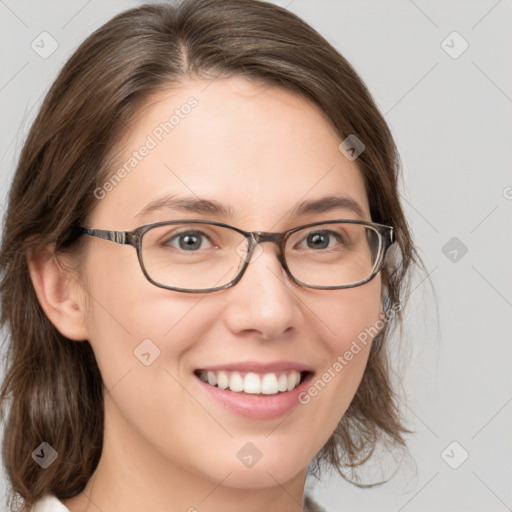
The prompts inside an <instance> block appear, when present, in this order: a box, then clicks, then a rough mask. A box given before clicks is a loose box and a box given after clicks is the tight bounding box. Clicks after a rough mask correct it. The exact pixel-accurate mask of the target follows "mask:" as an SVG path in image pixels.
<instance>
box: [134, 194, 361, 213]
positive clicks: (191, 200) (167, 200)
mask: <svg viewBox="0 0 512 512" xmlns="http://www.w3.org/2000/svg"><path fill="white" fill-rule="evenodd" d="M159 210H172V211H181V212H188V213H198V214H203V215H213V216H216V217H233V216H234V213H235V212H234V210H233V208H231V206H226V205H224V204H222V203H219V202H218V201H215V200H211V199H202V198H200V197H197V196H196V197H193V196H181V197H178V196H176V195H166V196H163V197H160V198H158V199H155V200H154V201H151V202H150V203H148V204H147V205H146V206H144V208H142V210H140V211H139V212H138V213H137V214H136V215H135V216H134V218H141V217H144V216H146V215H148V214H150V213H152V212H155V211H159ZM334 210H347V211H350V212H352V213H355V214H356V215H357V216H358V217H359V218H360V219H365V218H366V214H365V212H364V211H363V208H362V207H361V206H360V205H359V203H358V202H357V201H355V200H354V199H352V198H350V197H347V196H334V195H330V196H325V197H320V198H318V199H313V200H309V201H302V202H300V203H298V204H297V205H295V206H294V207H293V208H292V209H291V210H290V212H289V213H288V214H287V215H288V216H289V217H294V216H301V215H306V214H308V213H327V212H331V211H334Z"/></svg>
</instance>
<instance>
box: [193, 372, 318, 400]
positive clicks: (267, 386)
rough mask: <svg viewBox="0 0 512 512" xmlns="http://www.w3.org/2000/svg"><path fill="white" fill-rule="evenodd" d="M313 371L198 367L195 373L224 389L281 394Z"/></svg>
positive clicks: (257, 393) (247, 392)
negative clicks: (261, 370)
mask: <svg viewBox="0 0 512 512" xmlns="http://www.w3.org/2000/svg"><path fill="white" fill-rule="evenodd" d="M311 374H312V372H311V371H308V370H304V371H299V370H281V371H275V372H255V371H237V370H235V371H231V370H228V369H223V370H206V369H197V370H195V371H194V375H195V376H196V377H198V378H199V379H200V380H201V381H203V382H204V383H206V384H208V385H210V386H212V387H216V388H219V389H222V390H228V391H232V392H234V393H240V394H248V395H266V396H269V395H279V394H282V393H287V392H290V391H293V390H294V389H296V388H297V387H298V386H300V385H301V384H302V383H303V382H304V381H305V380H306V379H308V378H309V376H310V375H311Z"/></svg>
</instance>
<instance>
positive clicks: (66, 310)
mask: <svg viewBox="0 0 512 512" xmlns="http://www.w3.org/2000/svg"><path fill="white" fill-rule="evenodd" d="M190 96H194V97H195V98H196V99H197V100H198V106H197V107H195V108H194V109H193V110H192V111H191V113H190V114H189V115H188V116H186V117H185V118H184V119H181V120H180V123H179V125H178V126H176V127H175V128H174V130H173V131H172V132H170V133H169V134H168V135H166V136H165V137H164V138H163V140H162V141H161V142H160V143H159V144H158V146H157V147H156V148H154V149H152V150H151V151H150V153H149V154H148V155H147V156H146V157H145V158H144V159H143V160H142V161H141V162H140V163H138V165H137V166H136V168H135V169H134V170H133V171H132V172H131V173H130V174H128V175H127V176H126V177H125V178H124V179H123V180H122V181H121V183H119V184H118V185H117V186H116V187H114V188H113V190H111V191H110V192H108V193H107V194H106V196H105V198H104V199H102V200H100V201H98V203H97V206H96V207H95V209H94V210H93V212H92V214H91V216H90V218H89V219H88V222H87V224H86V225H87V226H88V227H93V228H98V229H110V230H132V229H134V228H136V227H138V226H140V225H143V224H148V223H151V222H158V221H164V220H172V219H184V218H204V219H213V220H219V221H223V222H227V223H228V224H231V225H234V226H237V227H239V228H241V229H245V230H248V231H252V230H254V231H256V230H261V231H284V230H286V229H290V228H293V227H295V226H298V225H301V224H306V223H309V222H316V221H320V220H334V219H342V218H347V219H356V218H357V216H356V214H355V213H353V212H351V211H347V210H335V211H332V212H328V213H315V214H308V215H304V216H301V217H297V216H295V217H292V216H290V211H291V209H292V208H293V207H294V206H295V205H296V204H297V203H298V202H299V201H303V200H306V199H308V200H309V199H315V198H319V197H322V196H325V195H330V194H335V195H344V196H349V197H351V198H352V199H354V200H355V201H357V202H358V203H359V205H360V206H361V208H362V209H363V212H364V213H365V217H364V219H365V220H371V218H370V214H369V205H368V201H367V196H366V191H365V188H364V183H363V179H362V176H361V174H360V171H359V169H358V168H357V163H356V162H350V161H349V160H347V159H346V158H345V157H344V156H343V154H342V153H341V152H340V151H339V150H338V144H339V143H340V142H341V139H340V138H339V136H337V134H336V133H335V131H334V130H333V128H332V127H331V125H330V124H329V122H328V120H327V119H326V118H325V117H324V116H323V114H322V113H321V112H320V111H319V110H318V109H317V108H316V107H315V106H313V105H311V104H310V103H308V102H307V101H306V100H304V99H302V98H300V97H298V96H296V95H294V94H293V93H291V92H288V91H286V90H284V89H280V88H277V87H265V86H261V85H257V84H256V83H251V82H249V81H247V80H245V79H243V78H230V79H220V78H218V79H216V80H214V81H213V82H212V83H210V84H209V85H208V83H207V82H203V81H188V82H185V83H184V84H183V85H182V86H181V87H180V88H179V89H176V88H175V89H172V90H169V91H166V92H164V93H160V94H159V95H157V96H155V97H153V98H151V101H150V102H149V103H148V105H146V107H145V108H144V109H142V112H141V114H140V116H139V118H138V119H137V121H136V122H134V123H133V127H132V130H131V131H130V132H129V133H127V135H126V137H125V140H124V141H123V144H122V145H121V147H120V148H119V149H120V150H121V151H120V153H119V164H120V165H122V164H123V163H124V162H125V161H126V160H127V159H128V158H129V156H130V155H131V154H132V152H133V151H134V150H137V149H138V148H140V146H141V145H142V144H144V141H145V140H146V137H147V136H148V134H151V133H152V130H154V128H155V127H156V126H157V125H158V124H159V123H160V122H162V121H164V120H165V119H168V117H169V113H170V112H172V111H173V110H174V109H175V108H179V107H180V105H182V104H183V103H185V102H186V100H187V98H189V97H190ZM115 170H116V169H115V168H113V169H112V172H115ZM166 193H169V194H184V195H197V196H199V197H201V198H207V199H215V200H217V201H219V202H221V203H223V204H224V205H226V206H229V207H231V209H232V210H233V215H230V216H222V217H219V218H217V217H212V216H211V215H205V214H197V213H190V212H172V211H169V210H160V211H157V212H153V213H151V214H149V215H148V216H146V217H144V218H142V219H140V218H135V214H136V213H137V212H139V211H140V210H141V209H142V208H143V207H144V206H145V205H146V204H148V203H149V202H150V201H152V200H154V199H155V198H158V197H160V196H161V195H163V194H166ZM261 247H262V249H263V251H262V252H261V254H259V256H258V258H256V259H255V260H254V261H253V262H252V263H251V264H250V265H249V267H248V269H247V271H246V273H245V274H244V276H243V278H242V280H241V281H240V282H239V283H238V284H237V285H236V286H234V287H232V288H230V289H227V290H223V291H221V292H216V293H210V294H199V295H198V294H187V293H179V292H175V291H169V290H165V289H161V288H158V287H156V286H154V285H152V284H151V283H150V282H148V281H147V280H146V278H145V277H144V275H143V273H142V271H141V269H140V266H139V263H138V260H137V257H136V252H135V250H134V248H133V247H130V246H121V245H117V244H114V243H111V242H108V241H104V240H99V239H93V238H89V237H88V239H87V246H86V250H85V253H84V254H83V255H82V258H81V268H80V273H79V274H76V275H75V276H74V277H70V274H69V272H66V271H64V270H63V269H62V266H61V265H59V264H58V260H57V259H56V258H52V257H50V256H51V252H52V248H51V246H50V247H48V251H47V252H46V254H43V255H37V256H32V257H31V261H30V268H31V275H32V278H33V282H34V285H35V288H36V291H37V294H38V297H39V300H40V302H41V304H42V306H43V308H44V310H45V312H46V314H47V315H48V317H49V318H50V320H51V321H52V322H53V323H54V325H56V327H57V328H58V329H59V330H60V332H62V333H63V334H64V335H65V336H67V337H68V338H70V339H71V340H75V341H72V342H81V340H84V339H87V340H89V342H90V344H91V346H92V348H93V350H94V353H95V355H96V359H97V361H98V365H99V367H100V370H101V374H102V376H103V380H104V383H105V386H106V389H107V390H108V391H106V392H105V416H106V417H105V437H104V447H103V452H102V456H101V460H100V463H99V466H98V468H97V470H96V472H95V473H94V474H93V476H92V477H91V479H90V481H89V483H88V484H87V487H86V488H85V490H84V492H83V493H81V494H80V495H78V496H76V497H74V498H72V499H68V500H64V504H65V505H66V506H67V507H68V508H70V510H72V511H73V512H82V511H97V510H102V511H103V512H110V511H118V510H123V511H125V512H130V511H139V510H152V511H164V510H165V511H167V512H169V511H171V512H173V511H185V510H194V509H195V510H197V511H200V512H210V511H211V512H213V511H218V510H222V511H224V512H231V511H235V510H236V511H238V510H240V504H241V503H243V509H244V510H245V511H246V512H256V511H261V510H265V511H267V512H273V511H280V512H282V511H290V512H291V511H299V510H301V504H302V496H303V490H304V481H305V476H306V469H307V466H308V464H309V462H310V461H311V460H312V459H313V457H314V456H315V454H316V453H317V452H318V451H319V450H320V449H321V447H322V446H323V445H324V443H325V442H326V441H327V440H328V438H329V437H330V435H331V434H332V432H333V430H334V429H335V427H336V425H337V423H338V422H339V420H340V419H341V418H342V416H343V414H344V413H345V411H346V409H347V407H348V405H349V404H350V402H351V400H352V398H353V396H354V394H355V392H356V390H357V387H358V385H359V383H360V380H361V377H362V375H363V371H364V368H365V366H366V363H367V358H368V353H369V348H370V343H368V345H366V346H363V347H362V350H361V351H360V352H359V353H358V354H357V355H356V356H354V358H353V359H352V361H350V362H349V363H348V364H347V365H346V366H345V367H344V369H343V371H341V372H339V373H338V374H337V375H336V377H335V378H333V379H332V380H331V382H329V383H328V385H326V386H325V388H324V389H323V390H322V391H321V392H320V393H319V394H318V395H317V396H316V397H315V398H314V399H312V400H311V401H310V402H309V403H308V404H307V405H298V406H297V407H295V409H294V410H293V412H292V413H291V414H289V415H288V416H286V417H284V418H277V419H273V420H254V419H252V420H250V419H247V418H244V417H242V416H239V415H237V414H235V413H234V412H232V411H230V410H227V409H225V408H223V407H222V406H221V405H220V404H218V403H217V402H216V401H213V400H212V399H211V398H209V397H208V396H207V395H206V394H205V393H204V390H202V389H201V387H200V383H199V382H198V380H197V378H196V377H195V376H194V375H193V370H194V369H196V368H201V367H205V366H207V365H217V364H222V363H230V362H235V361H246V360H251V361H261V362H269V361H275V360H292V361H298V362H301V363H305V364H308V365H310V366H311V367H312V368H313V369H314V371H315V374H316V375H315V378H318V377H319V376H321V375H322V373H323V371H324V370H325V369H327V368H329V367H331V366H332V365H333V363H334V362H335V361H336V358H337V357H338V356H339V355H342V354H343V353H344V352H345V351H346V350H347V349H348V348H349V347H350V344H351V343H352V341H353V340H354V339H356V337H357V335H358V333H360V332H361V331H362V330H364V329H365V327H368V326H372V325H374V324H375V322H376V320H377V319H378V316H379V313H380V312H381V302H380V298H381V280H380V276H377V277H376V278H375V279H373V280H372V281H370V282H369V283H367V284H365V285H363V286H359V287H356V288H351V289H345V290H313V289H306V288H301V287H299V286H298V285H296V284H294V283H293V282H291V281H290V280H289V278H288V277H287V275H286V274H285V271H284V269H283V268H282V267H281V266H280V264H279V262H278V260H277V258H276V254H277V246H275V245H274V244H270V243H264V244H262V246H261ZM61 262H62V263H68V264H73V261H72V260H70V261H67V262H66V261H64V260H63V259H62V258H61ZM75 263H76V262H75ZM77 283H78V284H77ZM146 338H149V339H151V340H152V342H153V343H155V344H156V345H157V346H158V347H159V349H160V351H161V353H160V356H159V357H158V358H157V359H156V360H155V361H154V362H153V363H152V364H151V365H150V366H147V367H146V366H144V365H143V364H141V362H140V361H139V360H138V359H137V358H136V357H134V354H133V351H134V349H135V348H136V347H137V346H138V345H139V344H140V343H141V341H142V340H144V339H146ZM247 442H251V443H253V444H254V445H255V446H256V447H257V448H258V449H259V451H260V452H261V454H262V457H261V459H260V460H259V461H258V463H257V464H256V465H254V466H253V467H251V468H247V467H245V466H244V465H243V464H242V463H241V462H240V460H238V458H237V456H236V454H237V452H238V450H239V449H240V448H241V447H243V446H244V445H245V444H246V443H247ZM59 456H60V457H63V458H64V457H65V454H59ZM192 507H193V508H192Z"/></svg>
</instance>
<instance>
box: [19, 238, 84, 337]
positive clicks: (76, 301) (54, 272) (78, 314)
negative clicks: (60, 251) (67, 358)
mask: <svg viewBox="0 0 512 512" xmlns="http://www.w3.org/2000/svg"><path fill="white" fill-rule="evenodd" d="M61 258H62V259H64V257H61ZM28 267H29V271H30V277H31V279H32V284H33V286H34V289H35V292H36V295H37V298H38V300H39V303H40V304H41V307H42V308H43V311H44V312H45V314H46V316H47V317H48V319H49V320H50V322H51V323H52V324H53V325H54V326H55V327H56V329H57V330H58V331H59V332H60V333H61V334H62V335H63V336H65V337H66V338H69V339H71V340H75V341H83V340H86V339H88V337H89V336H88V331H87V326H86V321H85V320H86V317H85V303H84V300H83V298H84V297H83V294H80V293H79V291H80V290H79V288H80V287H79V284H78V283H77V281H76V278H75V277H74V276H73V275H72V274H71V272H70V270H69V269H65V268H64V267H63V265H62V264H61V262H60V261H59V257H58V256H57V255H56V254H55V244H50V245H49V246H47V247H46V248H45V249H43V250H41V251H39V252H38V253H37V254H36V253H34V252H32V251H29V254H28Z"/></svg>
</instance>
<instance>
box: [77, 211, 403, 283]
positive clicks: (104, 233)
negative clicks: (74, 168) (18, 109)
mask: <svg viewBox="0 0 512 512" xmlns="http://www.w3.org/2000/svg"><path fill="white" fill-rule="evenodd" d="M198 223H200V224H209V225H212V226H219V227H223V228H228V229H231V230H233V231H236V232H237V233H239V234H241V235H243V236H244V237H245V238H246V239H247V240H248V243H249V247H248V249H247V254H246V255H245V257H243V258H241V259H243V260H244V263H243V265H242V267H241V268H240V270H239V271H238V273H237V275H236V276H235V277H234V278H233V279H232V280H231V281H230V282H229V283H227V284H225V285H222V286H217V287H214V288H201V289H194V288H191V289H187V288H177V287H175V286H167V285H164V284H162V283H158V282H157V281H155V280H154V279H153V278H152V277H151V276H150V275H149V274H148V272H147V270H146V268H145V265H144V259H143V257H142V239H143V237H144V235H145V234H146V233H147V232H148V231H150V230H151V229H153V228H156V227H159V226H166V225H169V226H172V225H173V224H198ZM324 224H358V225H362V226H366V227H369V228H373V229H374V230H375V231H376V232H377V233H378V235H379V242H380V244H379V254H378V255H377V261H376V263H375V264H374V267H373V270H372V273H371V274H370V276H369V277H368V278H366V279H364V280H362V281H358V282H356V283H349V284H346V285H339V286H320V285H318V286H315V285H309V284H306V283H303V282H302V281H300V280H299V279H297V278H296V277H295V276H294V275H293V274H292V272H291V271H290V269H289V268H288V264H287V262H286V257H285V245H286V241H287V240H288V238H289V237H290V236H291V235H292V234H293V233H295V232H297V231H300V230H301V229H305V228H308V227H313V226H319V225H324ZM75 229H76V230H77V231H78V234H79V235H88V236H92V237H95V238H99V239H101V240H107V241H109V242H114V243H116V244H119V245H131V246H132V247H134V248H135V249H136V251H137V258H138V260H139V264H140V267H141V270H142V272H143V274H144V276H145V277H146V279H147V280H148V281H149V282H150V283H151V284H153V285H155V286H157V287H159V288H163V289H166V290H173V291H177V292H183V293H210V292H216V291H220V290H226V289H228V288H231V287H233V286H235V285H236V284H237V283H238V282H239V281H240V280H241V279H242V276H243V275H244V273H245V271H246V270H247V267H248V266H249V264H250V261H251V257H252V254H253V252H254V249H255V248H256V246H257V245H259V244H260V243H262V242H273V243H275V244H276V245H277V246H278V248H279V252H278V254H277V259H278V261H279V263H281V266H282V267H283V268H284V270H285V271H286V274H287V275H288V277H289V278H290V279H291V280H292V281H293V282H294V283H295V284H297V285H299V286H302V287H304V288H311V289H315V290H342V289H346V288H355V287H357V286H362V285H363V284H366V283H368V282H369V281H371V280H372V279H373V278H374V277H375V276H376V275H377V274H378V273H379V272H380V271H381V270H382V266H383V263H384V259H385V256H386V253H387V251H388V249H389V248H390V247H391V245H393V244H394V243H395V242H396V237H395V229H394V228H393V227H392V226H387V225H385V224H379V223H377V222H371V221H365V220H352V219H340V220H329V221H318V222H313V223H310V224H304V225H301V226H297V227H295V228H292V229H289V230H287V231H283V232H268V231H244V230H243V229H240V228H237V227H235V226H231V225H229V224H225V223H223V222H217V221H214V220H205V219H184V220H171V221H162V222H154V223H151V224H145V225H143V226H139V227H138V228H136V229H134V230H132V231H110V230H104V229H93V228H85V227H82V226H76V227H75Z"/></svg>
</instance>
